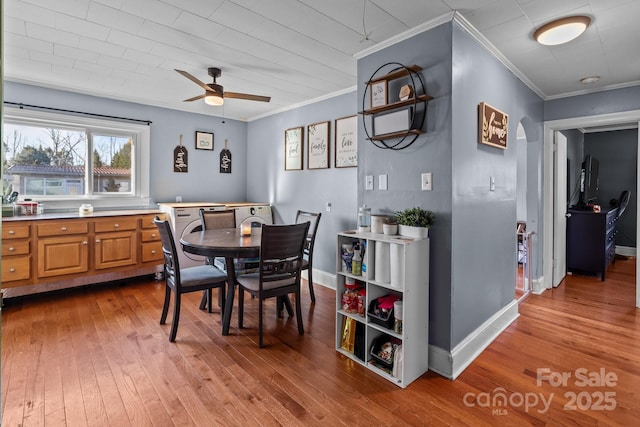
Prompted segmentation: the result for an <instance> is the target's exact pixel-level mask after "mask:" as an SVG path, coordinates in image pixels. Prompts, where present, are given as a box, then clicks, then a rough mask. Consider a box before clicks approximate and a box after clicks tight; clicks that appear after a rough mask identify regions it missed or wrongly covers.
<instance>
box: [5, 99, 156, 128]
mask: <svg viewBox="0 0 640 427" xmlns="http://www.w3.org/2000/svg"><path fill="white" fill-rule="evenodd" d="M4 104H5V105H12V106H14V107H19V108H20V109H23V108H25V107H26V108H36V109H41V110H51V111H59V112H62V113H73V114H84V115H85V116H93V117H103V118H106V119H117V120H126V121H129V122H136V123H144V124H146V125H147V126H149V125H150V124H151V123H152V121H151V120H140V119H130V118H128V117H118V116H109V115H106V114H96V113H86V112H84V111H74V110H65V109H62V108H53V107H42V106H40V105H31V104H23V103H21V102H9V101H4Z"/></svg>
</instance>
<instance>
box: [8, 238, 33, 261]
mask: <svg viewBox="0 0 640 427" xmlns="http://www.w3.org/2000/svg"><path fill="white" fill-rule="evenodd" d="M30 247H31V246H30V244H29V241H28V240H19V241H15V242H12V241H8V242H5V243H4V244H3V245H2V256H3V257H5V256H12V255H28V254H29V248H30Z"/></svg>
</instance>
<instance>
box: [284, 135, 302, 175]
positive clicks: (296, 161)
mask: <svg viewBox="0 0 640 427" xmlns="http://www.w3.org/2000/svg"><path fill="white" fill-rule="evenodd" d="M303 142H304V134H303V127H302V126H299V127H295V128H291V129H287V130H285V131H284V170H286V171H291V170H302V158H303V153H302V148H303V147H302V146H303Z"/></svg>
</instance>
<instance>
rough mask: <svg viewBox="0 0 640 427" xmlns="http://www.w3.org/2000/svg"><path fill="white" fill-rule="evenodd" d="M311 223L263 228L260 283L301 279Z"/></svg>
mask: <svg viewBox="0 0 640 427" xmlns="http://www.w3.org/2000/svg"><path fill="white" fill-rule="evenodd" d="M308 231H309V223H308V222H305V223H302V224H291V225H267V224H264V225H263V226H262V239H261V244H260V281H261V283H262V282H269V281H276V280H285V279H294V280H296V281H298V280H299V279H300V269H301V266H302V257H303V248H304V244H305V241H306V236H307V233H308Z"/></svg>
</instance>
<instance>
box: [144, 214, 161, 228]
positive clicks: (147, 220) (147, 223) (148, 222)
mask: <svg viewBox="0 0 640 427" xmlns="http://www.w3.org/2000/svg"><path fill="white" fill-rule="evenodd" d="M156 216H158V217H160V219H165V216H164V214H162V213H159V214H156V215H145V216H143V217H142V218H141V219H140V222H141V225H140V228H155V229H158V227H156V224H155V223H154V222H153V220H154V218H155V217H156Z"/></svg>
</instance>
